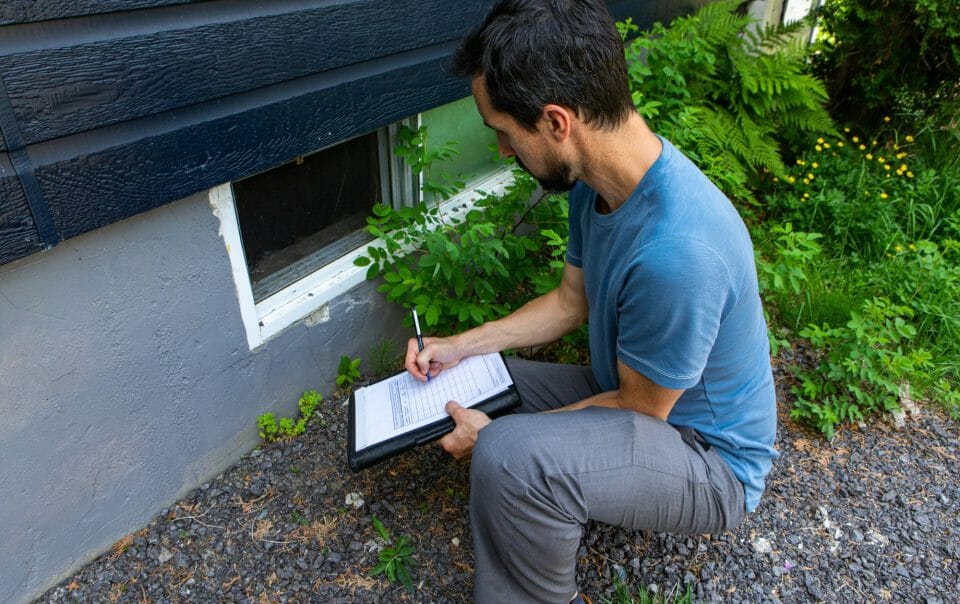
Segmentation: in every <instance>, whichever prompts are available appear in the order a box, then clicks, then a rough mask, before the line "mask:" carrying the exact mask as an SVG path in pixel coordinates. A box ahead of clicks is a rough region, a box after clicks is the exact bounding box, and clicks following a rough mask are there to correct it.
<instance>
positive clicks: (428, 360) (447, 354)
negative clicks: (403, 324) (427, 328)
mask: <svg viewBox="0 0 960 604" xmlns="http://www.w3.org/2000/svg"><path fill="white" fill-rule="evenodd" d="M462 358H463V353H462V352H461V351H460V350H459V349H458V348H457V347H456V346H455V345H454V343H453V342H452V339H451V338H423V350H422V351H421V350H419V346H418V344H417V339H416V338H410V340H408V341H407V357H406V360H405V361H404V367H406V369H407V371H408V372H410V375H412V376H413V377H414V378H416V379H418V380H420V381H421V382H426V381H427V372H428V371H429V372H430V377H432V378H433V377H437V375H439V374H440V372H441V371H443V370H444V369H447V368H450V367H453V366H454V365H456V364H457V363H459V362H460V359H462Z"/></svg>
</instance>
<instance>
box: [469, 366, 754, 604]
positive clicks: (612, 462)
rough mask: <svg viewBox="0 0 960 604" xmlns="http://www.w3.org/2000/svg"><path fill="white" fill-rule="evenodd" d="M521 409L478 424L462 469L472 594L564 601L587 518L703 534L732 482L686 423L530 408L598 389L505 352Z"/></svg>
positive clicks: (728, 510) (734, 493)
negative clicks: (472, 557)
mask: <svg viewBox="0 0 960 604" xmlns="http://www.w3.org/2000/svg"><path fill="white" fill-rule="evenodd" d="M508 365H509V367H510V371H511V373H512V374H513V377H514V381H515V382H516V383H517V387H518V389H519V390H520V396H521V398H522V399H523V401H524V405H523V407H522V408H521V412H520V413H518V414H514V415H508V416H505V417H501V418H499V419H497V420H495V421H494V422H492V423H491V424H489V425H487V426H486V427H485V428H483V429H482V430H481V431H480V434H479V437H478V439H477V443H476V446H475V448H474V450H473V460H472V462H471V464H472V465H471V470H470V521H471V524H472V527H473V539H474V549H475V554H476V561H475V568H476V575H475V586H474V596H475V599H476V602H478V603H480V604H485V603H488V602H550V603H553V604H560V603H561V602H567V601H569V600H570V598H572V597H573V596H574V594H575V593H576V591H577V586H576V581H575V566H576V554H577V549H578V548H579V546H580V537H581V535H582V533H583V527H584V525H585V524H586V522H587V520H599V521H601V522H606V523H609V524H614V525H618V526H623V527H626V528H631V529H643V530H650V531H668V532H675V533H686V534H703V533H715V532H721V531H724V530H729V529H731V528H733V527H735V526H736V525H737V524H739V523H740V521H741V520H742V519H743V517H744V514H745V510H744V499H743V485H742V484H741V483H740V482H739V481H738V480H737V479H736V477H735V476H734V475H733V473H732V472H731V471H730V469H729V467H728V466H727V464H726V463H725V462H724V461H723V459H722V458H721V457H720V456H719V455H718V454H717V452H716V451H715V450H710V448H709V446H708V445H707V446H705V445H704V444H702V443H701V441H700V440H699V438H698V436H697V434H696V433H695V432H694V431H693V430H690V429H684V428H681V429H678V428H674V427H672V426H670V425H669V424H667V423H666V422H663V421H660V420H658V419H655V418H652V417H649V416H646V415H642V414H640V413H636V412H633V411H627V410H623V409H607V408H602V407H589V408H587V409H582V410H580V411H573V412H565V413H547V414H540V415H534V414H533V413H535V412H537V411H544V410H547V409H552V408H557V407H561V406H563V405H566V404H569V403H573V402H576V401H579V400H582V399H584V398H587V397H589V396H591V395H593V394H596V393H598V392H599V391H600V389H599V386H598V385H597V383H596V381H595V380H594V379H593V375H592V373H591V372H590V370H589V368H584V367H573V366H564V365H551V364H546V363H534V362H531V361H523V360H519V359H510V361H509V362H508Z"/></svg>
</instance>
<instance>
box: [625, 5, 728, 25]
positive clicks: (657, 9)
mask: <svg viewBox="0 0 960 604" xmlns="http://www.w3.org/2000/svg"><path fill="white" fill-rule="evenodd" d="M710 1H711V0H608V2H607V6H608V8H609V9H610V14H612V15H613V18H614V19H616V20H618V21H623V20H625V19H626V18H627V17H631V18H632V19H633V23H634V24H635V25H638V26H639V27H640V29H646V28H648V27H650V26H651V25H653V24H654V22H656V21H660V22H662V23H664V24H666V23H669V22H670V21H671V20H673V19H674V18H675V17H679V16H680V15H686V14H689V13H692V12H694V11H696V10H697V9H698V8H699V7H701V6H703V5H704V4H709V3H710Z"/></svg>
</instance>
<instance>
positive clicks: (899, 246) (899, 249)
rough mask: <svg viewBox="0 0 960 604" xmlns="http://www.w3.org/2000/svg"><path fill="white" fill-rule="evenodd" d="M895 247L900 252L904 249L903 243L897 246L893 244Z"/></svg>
mask: <svg viewBox="0 0 960 604" xmlns="http://www.w3.org/2000/svg"><path fill="white" fill-rule="evenodd" d="M893 249H894V251H896V252H897V253H898V254H899V253H900V252H902V251H903V246H902V245H895V246H893Z"/></svg>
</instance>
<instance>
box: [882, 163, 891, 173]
mask: <svg viewBox="0 0 960 604" xmlns="http://www.w3.org/2000/svg"><path fill="white" fill-rule="evenodd" d="M883 169H884V170H887V171H888V172H889V171H890V164H883Z"/></svg>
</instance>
